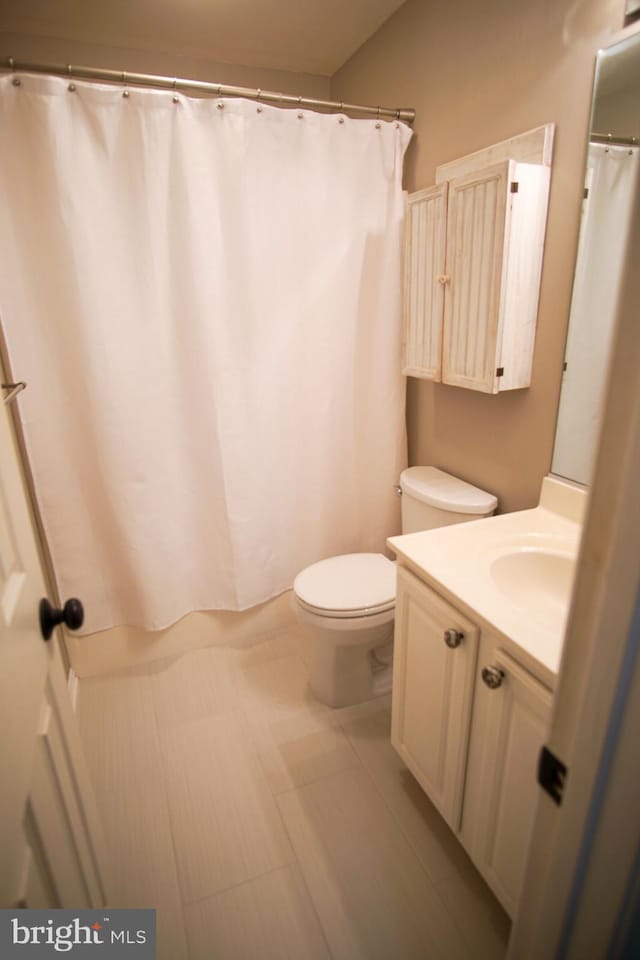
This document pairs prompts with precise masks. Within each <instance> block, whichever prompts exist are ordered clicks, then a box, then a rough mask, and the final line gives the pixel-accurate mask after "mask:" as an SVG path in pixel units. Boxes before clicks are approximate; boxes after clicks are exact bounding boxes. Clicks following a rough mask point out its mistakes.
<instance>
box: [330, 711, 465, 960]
mask: <svg viewBox="0 0 640 960" xmlns="http://www.w3.org/2000/svg"><path fill="white" fill-rule="evenodd" d="M366 716H370V714H367V715H366ZM358 719H359V718H358ZM345 736H346V737H347V739H348V740H349V743H351V740H350V738H349V736H348V734H347V732H346V731H345ZM351 745H352V747H353V750H354V752H355V754H356V756H357V757H358V759H359V760H360V763H361V765H362V767H363V769H364V771H365V773H366V775H367V777H368V778H369V780H370V781H371V784H372V786H373V788H374V790H375V792H376V793H377V794H378V796H379V797H380V799H381V800H382V803H383V804H384V806H385V808H386V809H387V811H388V812H389V814H390V815H391V818H392V820H393V821H394V823H395V824H396V826H397V827H398V829H399V831H400V833H401V834H402V836H403V837H404V839H405V841H406V843H407V846H408V847H409V849H410V850H411V853H412V854H413V856H414V858H415V860H416V861H417V863H418V866H419V867H420V869H421V871H422V873H423V874H424V875H425V877H426V878H427V880H428V882H429V884H430V885H431V887H432V888H433V893H434V894H435V896H436V898H437V900H439V901H440V903H441V904H442V909H443V911H444V912H445V913H446V914H448V916H449V918H450V919H451V921H452V923H453V926H454V927H455V929H456V930H457V931H458V933H459V935H460V939H461V941H462V944H463V945H464V947H465V948H466V950H467V952H468V954H469V960H474V954H473V951H474V945H473V944H470V943H469V942H468V940H467V936H466V934H465V933H464V931H463V929H462V927H461V925H460V924H459V923H458V920H457V917H456V915H455V913H454V912H453V911H451V910H450V909H449V907H448V906H447V903H446V902H445V900H444V898H443V896H442V894H441V893H440V890H439V888H438V884H439V882H440V881H436V880H435V879H434V877H433V876H432V875H431V873H430V872H429V870H428V868H427V867H426V866H425V864H424V863H423V860H422V857H421V856H420V854H419V853H418V849H417V847H416V845H415V844H414V842H413V840H412V839H411V837H410V835H409V833H408V832H407V829H406V827H405V826H404V824H403V822H402V818H401V817H400V815H399V813H398V812H397V811H396V809H395V807H394V806H393V805H392V804H391V803H390V802H389V801H388V800H387V798H386V797H385V795H384V794H383V793H382V791H381V790H380V788H379V786H378V784H377V783H376V781H375V779H374V777H373V774H372V773H371V771H370V770H369V768H368V766H367V765H366V764H365V762H364V761H363V760H362V758H361V756H360V754H359V753H358V750H357V747H355V746H353V744H351ZM407 771H408V772H409V773H411V771H410V770H409V769H408V768H407ZM427 799H428V798H427ZM429 802H430V801H429ZM438 816H440V814H438ZM456 843H459V841H458V840H457V839H456ZM465 852H466V851H465ZM474 869H475V868H474ZM448 879H450V878H447V877H443V878H441V881H442V882H446V881H447V880H448Z"/></svg>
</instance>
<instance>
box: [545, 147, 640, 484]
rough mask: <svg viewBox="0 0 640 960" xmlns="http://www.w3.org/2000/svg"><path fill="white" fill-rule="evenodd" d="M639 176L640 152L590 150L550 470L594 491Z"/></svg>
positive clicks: (619, 149) (636, 149)
mask: <svg viewBox="0 0 640 960" xmlns="http://www.w3.org/2000/svg"><path fill="white" fill-rule="evenodd" d="M639 169H640V155H639V151H638V148H637V147H634V148H633V149H630V148H629V147H616V146H604V145H602V144H596V143H592V144H589V151H588V156H587V176H586V189H587V191H588V193H587V198H586V200H585V203H584V208H583V215H582V225H581V228H580V242H579V245H578V255H577V258H576V271H575V277H574V282H573V296H572V300H571V314H570V318H569V336H568V339H567V349H566V362H567V370H566V373H565V375H564V378H563V381H562V393H561V397H560V406H559V410H558V423H557V427H556V442H555V448H554V453H553V464H552V470H553V472H554V473H557V474H559V475H560V476H563V477H569V478H570V479H571V480H576V481H578V483H589V481H590V479H591V471H592V468H593V462H594V457H595V447H596V441H597V439H598V433H599V430H600V420H601V414H602V398H603V394H604V388H605V378H606V373H607V368H608V364H609V353H610V346H611V336H612V329H613V321H614V318H615V315H616V301H617V297H618V290H619V286H620V279H621V274H622V267H623V254H624V250H625V246H626V242H627V239H626V238H627V231H628V228H629V218H630V215H631V209H632V206H633V205H632V202H631V200H632V197H633V191H634V190H635V183H636V180H637V177H638V170H639Z"/></svg>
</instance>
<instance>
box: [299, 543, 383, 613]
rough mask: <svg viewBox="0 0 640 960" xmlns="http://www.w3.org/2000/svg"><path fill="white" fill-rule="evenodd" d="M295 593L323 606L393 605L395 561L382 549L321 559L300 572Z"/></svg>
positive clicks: (335, 608) (363, 607) (352, 608)
mask: <svg viewBox="0 0 640 960" xmlns="http://www.w3.org/2000/svg"><path fill="white" fill-rule="evenodd" d="M293 589H294V592H295V594H296V596H297V597H298V598H299V599H300V600H302V601H303V603H305V604H308V605H309V606H310V607H316V608H318V609H320V610H333V611H337V612H340V611H352V612H355V611H357V610H371V608H373V607H378V608H379V607H384V606H389V605H393V604H394V603H395V598H396V565H395V563H392V561H391V560H387V558H386V557H385V556H383V555H382V554H381V553H348V554H344V555H343V556H340V557H330V558H329V559H328V560H320V562H319V563H314V564H312V565H311V566H310V567H307V568H306V569H305V570H303V571H302V572H301V573H299V574H298V576H297V577H296V579H295V580H294V583H293Z"/></svg>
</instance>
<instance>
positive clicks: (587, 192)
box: [584, 187, 589, 200]
mask: <svg viewBox="0 0 640 960" xmlns="http://www.w3.org/2000/svg"><path fill="white" fill-rule="evenodd" d="M588 196H589V187H585V188H584V199H585V200H586V199H587V197H588Z"/></svg>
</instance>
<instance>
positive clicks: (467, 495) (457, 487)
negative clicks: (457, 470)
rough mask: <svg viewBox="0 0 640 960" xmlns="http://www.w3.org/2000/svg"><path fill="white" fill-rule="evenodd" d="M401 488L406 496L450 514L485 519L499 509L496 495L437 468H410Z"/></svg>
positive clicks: (404, 473)
mask: <svg viewBox="0 0 640 960" xmlns="http://www.w3.org/2000/svg"><path fill="white" fill-rule="evenodd" d="M400 487H401V488H402V492H403V494H409V495H410V496H412V497H415V498H416V500H421V501H422V502H423V503H428V504H429V505H430V506H432V507H437V508H438V510H448V511H450V512H451V513H471V514H477V515H478V516H483V517H484V516H486V515H487V514H490V513H493V511H494V510H495V509H496V507H497V505H498V498H497V497H494V496H493V494H491V493H487V492H486V490H480V488H479V487H474V486H473V485H472V484H470V483H467V482H466V481H465V480H460V479H459V478H458V477H452V476H451V474H450V473H445V472H444V470H438V468H437V467H408V468H407V469H406V470H403V471H402V473H401V474H400Z"/></svg>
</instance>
